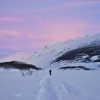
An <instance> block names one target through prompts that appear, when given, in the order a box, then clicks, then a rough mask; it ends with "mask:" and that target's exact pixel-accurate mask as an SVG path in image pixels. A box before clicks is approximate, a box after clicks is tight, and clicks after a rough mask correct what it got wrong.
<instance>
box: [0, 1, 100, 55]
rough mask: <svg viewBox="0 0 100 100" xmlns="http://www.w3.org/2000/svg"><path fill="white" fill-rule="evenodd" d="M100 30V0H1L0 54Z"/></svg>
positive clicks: (32, 47)
mask: <svg viewBox="0 0 100 100" xmlns="http://www.w3.org/2000/svg"><path fill="white" fill-rule="evenodd" d="M96 33H100V0H0V56H4V55H8V54H10V53H14V52H19V51H21V52H22V51H23V52H34V51H36V50H38V49H40V48H42V47H44V46H45V45H46V44H48V43H51V42H57V41H65V40H69V39H74V38H77V37H81V36H82V37H83V36H85V35H86V34H90V35H91V34H96Z"/></svg>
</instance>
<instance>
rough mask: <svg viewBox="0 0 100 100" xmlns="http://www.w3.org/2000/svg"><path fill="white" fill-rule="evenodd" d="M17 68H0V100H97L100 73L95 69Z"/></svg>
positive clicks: (99, 89)
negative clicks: (25, 70) (27, 73)
mask: <svg viewBox="0 0 100 100" xmlns="http://www.w3.org/2000/svg"><path fill="white" fill-rule="evenodd" d="M48 70H49V69H46V70H42V71H38V72H36V71H33V74H32V75H31V76H26V77H23V76H22V74H21V72H20V71H16V70H14V71H10V70H8V71H5V70H0V100H100V72H99V71H97V70H91V71H83V70H65V71H63V70H58V69H52V76H49V73H48Z"/></svg>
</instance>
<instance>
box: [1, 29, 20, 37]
mask: <svg viewBox="0 0 100 100" xmlns="http://www.w3.org/2000/svg"><path fill="white" fill-rule="evenodd" d="M5 37H8V38H10V37H14V38H20V37H21V33H20V32H18V31H16V30H7V29H5V30H2V29H0V38H5Z"/></svg>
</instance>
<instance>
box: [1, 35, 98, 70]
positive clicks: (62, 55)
mask: <svg viewBox="0 0 100 100" xmlns="http://www.w3.org/2000/svg"><path fill="white" fill-rule="evenodd" d="M99 56H100V34H96V35H93V36H85V37H83V38H77V39H75V40H69V41H64V42H58V43H54V44H49V45H47V46H45V47H44V48H43V49H42V50H39V51H37V52H35V53H33V54H19V55H17V54H15V55H14V56H10V57H6V58H4V59H3V61H13V60H18V61H22V62H26V63H28V64H33V65H35V66H38V67H40V68H51V67H57V68H59V67H66V66H69V65H71V66H73V64H74V65H76V66H80V65H81V66H84V67H88V66H89V67H90V66H91V65H93V64H94V65H95V66H97V67H98V66H99V65H100V64H99V62H100V60H99V58H100V57H99ZM94 60H95V61H94ZM96 61H97V62H96ZM94 62H95V63H94ZM87 63H88V65H87ZM94 65H93V66H94ZM95 66H94V67H95Z"/></svg>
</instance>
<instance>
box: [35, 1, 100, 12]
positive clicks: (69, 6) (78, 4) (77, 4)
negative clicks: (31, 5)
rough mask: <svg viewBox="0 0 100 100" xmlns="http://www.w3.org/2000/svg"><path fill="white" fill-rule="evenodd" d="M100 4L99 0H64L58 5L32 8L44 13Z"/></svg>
mask: <svg viewBox="0 0 100 100" xmlns="http://www.w3.org/2000/svg"><path fill="white" fill-rule="evenodd" d="M97 4H100V1H99V0H95V1H94V0H91V1H87V0H84V1H80V0H75V1H73V2H72V1H70V2H65V3H63V4H58V5H52V6H49V7H46V8H40V9H33V12H35V13H45V12H48V11H59V10H63V9H74V8H82V7H93V5H97Z"/></svg>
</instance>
